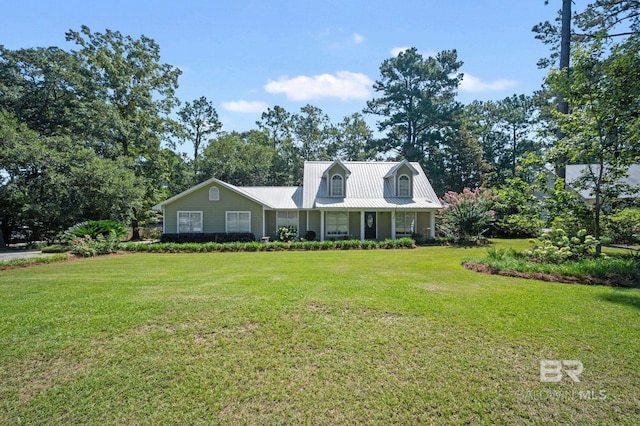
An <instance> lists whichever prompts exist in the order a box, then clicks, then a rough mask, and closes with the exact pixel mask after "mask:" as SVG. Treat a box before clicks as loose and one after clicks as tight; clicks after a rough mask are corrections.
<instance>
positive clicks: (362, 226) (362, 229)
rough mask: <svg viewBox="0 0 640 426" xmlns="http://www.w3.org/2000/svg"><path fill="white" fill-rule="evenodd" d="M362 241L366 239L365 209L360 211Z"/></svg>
mask: <svg viewBox="0 0 640 426" xmlns="http://www.w3.org/2000/svg"><path fill="white" fill-rule="evenodd" d="M360 241H364V210H363V211H361V212H360Z"/></svg>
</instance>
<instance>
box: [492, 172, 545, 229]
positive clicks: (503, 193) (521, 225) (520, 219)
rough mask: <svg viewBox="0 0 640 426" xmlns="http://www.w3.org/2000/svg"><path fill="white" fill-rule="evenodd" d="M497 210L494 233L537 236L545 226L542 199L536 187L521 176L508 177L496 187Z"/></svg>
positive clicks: (495, 207) (495, 206)
mask: <svg viewBox="0 0 640 426" xmlns="http://www.w3.org/2000/svg"><path fill="white" fill-rule="evenodd" d="M494 193H495V205H494V207H493V209H494V211H495V212H496V218H495V219H496V221H495V232H494V234H496V235H499V236H506V237H518V238H523V237H535V236H537V235H539V233H540V230H541V229H542V228H543V227H544V222H543V221H542V219H541V218H540V217H541V213H542V210H541V201H540V200H539V199H538V197H536V195H535V187H534V185H531V184H529V183H527V182H526V181H524V180H523V179H520V178H510V179H507V180H506V182H505V184H504V185H502V186H500V187H498V188H496V189H494Z"/></svg>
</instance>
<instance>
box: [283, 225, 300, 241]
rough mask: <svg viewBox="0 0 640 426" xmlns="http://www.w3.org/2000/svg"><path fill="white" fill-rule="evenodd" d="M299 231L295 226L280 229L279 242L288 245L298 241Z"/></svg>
mask: <svg viewBox="0 0 640 426" xmlns="http://www.w3.org/2000/svg"><path fill="white" fill-rule="evenodd" d="M296 235H297V230H296V227H295V226H280V227H278V240H280V241H282V242H284V243H287V242H289V241H293V240H295V239H296Z"/></svg>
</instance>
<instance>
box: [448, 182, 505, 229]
mask: <svg viewBox="0 0 640 426" xmlns="http://www.w3.org/2000/svg"><path fill="white" fill-rule="evenodd" d="M441 201H442V203H443V204H444V205H445V206H446V207H445V208H444V209H442V210H441V211H440V217H441V226H442V227H443V228H444V229H445V234H449V235H453V236H454V237H455V239H456V241H459V242H466V241H477V240H478V239H479V238H480V236H481V235H482V234H483V233H484V232H485V231H486V230H487V229H488V225H489V224H490V223H491V222H492V221H493V215H494V214H493V211H492V210H491V206H492V204H493V196H492V195H491V191H489V190H481V189H480V188H476V189H475V190H474V191H471V190H470V189H469V188H465V189H464V191H463V192H461V193H459V194H458V193H455V192H452V191H449V192H447V193H446V194H445V195H444V197H443V199H442V200H441Z"/></svg>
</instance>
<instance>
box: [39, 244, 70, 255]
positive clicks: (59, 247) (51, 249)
mask: <svg viewBox="0 0 640 426" xmlns="http://www.w3.org/2000/svg"><path fill="white" fill-rule="evenodd" d="M41 250H42V252H43V253H65V252H67V251H69V250H70V247H69V246H68V245H66V244H51V245H48V246H46V247H42V249H41Z"/></svg>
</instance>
